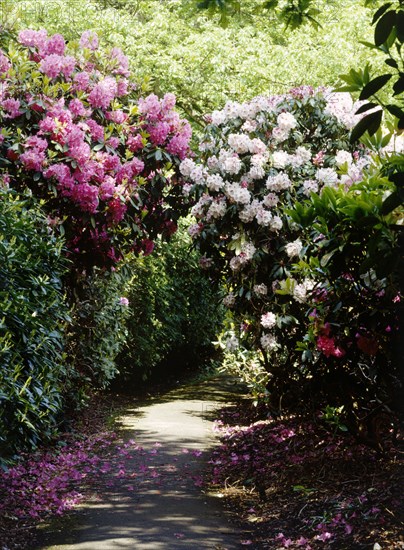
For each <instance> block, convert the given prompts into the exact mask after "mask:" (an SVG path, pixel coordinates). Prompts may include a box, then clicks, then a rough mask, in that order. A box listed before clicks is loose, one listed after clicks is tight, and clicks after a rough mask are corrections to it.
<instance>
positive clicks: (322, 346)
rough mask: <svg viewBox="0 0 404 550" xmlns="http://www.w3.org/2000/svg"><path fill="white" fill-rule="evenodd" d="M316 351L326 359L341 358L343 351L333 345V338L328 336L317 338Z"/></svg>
mask: <svg viewBox="0 0 404 550" xmlns="http://www.w3.org/2000/svg"><path fill="white" fill-rule="evenodd" d="M317 349H318V350H319V351H321V353H323V354H324V355H325V356H326V357H330V356H334V357H343V356H344V355H345V351H344V350H343V349H342V348H341V347H339V346H337V345H336V344H335V340H334V338H332V337H330V336H325V335H322V336H319V337H318V338H317Z"/></svg>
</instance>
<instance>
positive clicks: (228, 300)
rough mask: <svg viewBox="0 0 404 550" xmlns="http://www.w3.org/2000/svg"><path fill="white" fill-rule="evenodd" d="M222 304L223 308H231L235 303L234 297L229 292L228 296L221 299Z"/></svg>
mask: <svg viewBox="0 0 404 550" xmlns="http://www.w3.org/2000/svg"><path fill="white" fill-rule="evenodd" d="M222 303H223V305H224V306H225V307H228V308H231V307H233V306H234V304H235V303H236V296H235V295H234V294H233V292H229V294H227V296H225V297H224V298H223V300H222Z"/></svg>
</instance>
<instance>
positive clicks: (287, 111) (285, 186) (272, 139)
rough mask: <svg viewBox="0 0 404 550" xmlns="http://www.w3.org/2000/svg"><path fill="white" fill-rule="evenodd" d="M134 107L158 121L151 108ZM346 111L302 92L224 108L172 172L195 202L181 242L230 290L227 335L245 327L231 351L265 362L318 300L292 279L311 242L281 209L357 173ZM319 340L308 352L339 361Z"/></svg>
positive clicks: (335, 99) (321, 94)
mask: <svg viewBox="0 0 404 550" xmlns="http://www.w3.org/2000/svg"><path fill="white" fill-rule="evenodd" d="M348 105H350V110H349V108H348ZM141 108H142V109H143V110H145V111H146V110H147V112H150V113H152V116H153V117H158V112H159V109H158V104H157V102H156V100H155V99H151V100H149V102H147V104H146V103H145V104H144V105H142V107H141ZM355 108H356V106H355V105H354V104H353V102H352V101H350V100H349V101H348V100H347V98H346V94H338V93H333V92H331V91H330V90H328V89H325V88H322V89H319V90H314V89H313V88H311V87H308V86H306V87H301V88H296V89H294V90H291V91H290V93H288V94H285V95H279V96H270V97H264V96H261V97H257V98H254V99H253V100H251V101H249V102H247V103H237V102H233V101H229V102H227V103H226V105H225V106H224V108H223V109H222V110H221V111H218V110H217V111H214V112H213V113H212V115H211V117H210V125H209V126H208V127H207V130H206V132H205V135H204V137H203V140H202V142H201V144H200V146H199V150H200V154H199V158H194V159H192V160H191V159H186V160H184V161H183V162H182V163H181V166H180V171H181V173H182V175H183V177H184V178H187V179H188V181H189V186H190V188H189V187H187V188H186V193H187V194H188V193H189V191H190V193H191V196H193V197H194V200H195V205H194V206H193V208H192V212H191V213H192V214H193V215H194V216H195V218H196V224H194V225H192V226H191V229H190V234H191V235H192V238H193V239H194V242H195V244H196V246H197V247H198V248H199V249H200V250H201V252H202V253H203V254H204V257H206V258H211V259H213V261H212V269H211V273H212V274H217V275H218V276H219V274H220V275H222V274H224V275H225V277H226V280H227V283H228V285H229V290H230V289H231V291H230V293H229V294H228V297H226V298H225V299H224V300H223V304H224V305H225V306H227V307H229V308H231V309H232V315H233V317H234V321H235V322H236V324H237V326H239V327H243V326H245V320H246V318H247V319H248V327H249V329H248V330H241V329H240V335H239V337H238V335H237V334H236V336H237V337H238V341H239V346H241V347H243V346H244V345H245V346H246V347H247V348H249V347H252V348H255V349H257V348H259V349H260V350H261V351H263V353H264V355H267V356H268V355H271V354H272V357H274V356H275V353H274V352H276V351H277V350H279V349H281V348H282V349H283V346H287V345H289V341H292V340H293V334H294V333H295V332H296V331H297V332H298V331H299V329H298V328H297V327H298V325H299V322H300V319H302V318H305V315H306V311H307V309H305V308H307V305H308V304H310V305H311V304H314V303H316V302H317V303H319V302H320V300H324V299H325V298H326V294H324V292H326V289H325V288H322V287H321V288H320V286H321V285H319V284H318V283H317V282H316V281H315V280H313V279H312V278H311V277H309V276H307V275H306V274H303V275H302V276H299V277H296V276H294V270H296V269H297V266H298V265H299V262H300V261H301V260H302V261H304V255H305V253H306V250H308V249H309V247H310V246H311V245H312V243H311V242H310V240H307V236H306V235H304V234H302V233H301V230H300V228H299V226H298V225H297V224H295V223H294V222H293V221H292V219H291V217H290V215H289V212H288V209H290V208H292V207H293V205H294V204H295V203H298V202H301V201H304V200H305V199H306V198H307V197H309V196H310V194H311V193H312V192H320V193H321V192H322V190H323V189H325V188H327V187H333V188H344V189H348V188H349V186H350V185H352V182H354V181H357V180H356V178H358V177H360V175H359V174H362V173H363V170H364V169H365V168H366V166H367V164H368V163H369V158H368V157H367V155H366V154H365V153H366V152H365V151H364V150H363V149H360V150H358V151H356V150H354V149H353V147H352V146H351V145H350V143H349V128H350V127H351V124H352V122H353V121H355V120H359V118H360V116H358V115H355V112H354V109H355ZM346 168H348V170H346ZM340 169H343V170H341V171H340ZM202 228H203V230H202ZM302 265H303V264H302ZM321 292H322V293H323V294H321ZM298 311H299V313H298ZM233 317H232V318H233ZM268 331H271V332H268ZM230 334H231V335H233V336H234V330H233V328H231V330H230ZM322 337H324V338H327V337H328V336H326V335H322V336H321V337H320V340H318V346H319V347H317V350H318V351H323V352H324V353H326V354H331V355H333V356H334V357H338V356H342V355H343V353H344V352H343V350H342V347H340V346H338V345H336V344H333V345H331V344H332V342H331V343H330V342H327V341H326V340H322V339H321V338H322ZM229 338H230V342H233V338H232V337H229ZM329 338H331V337H329ZM326 344H327V345H326ZM290 345H292V346H293V347H295V346H296V342H293V343H292V344H290ZM239 346H238V347H237V349H239ZM228 349H229V348H228Z"/></svg>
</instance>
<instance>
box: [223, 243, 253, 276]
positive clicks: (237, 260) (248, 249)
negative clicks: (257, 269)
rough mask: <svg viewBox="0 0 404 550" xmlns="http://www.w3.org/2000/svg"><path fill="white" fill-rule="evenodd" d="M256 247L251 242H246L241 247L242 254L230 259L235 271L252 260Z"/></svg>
mask: <svg viewBox="0 0 404 550" xmlns="http://www.w3.org/2000/svg"><path fill="white" fill-rule="evenodd" d="M256 250H257V249H256V248H255V246H254V245H253V243H251V242H245V243H244V244H243V246H242V247H241V251H240V254H238V255H236V256H233V258H232V259H231V260H230V268H231V269H232V270H233V271H238V270H240V269H241V268H242V267H243V266H245V265H246V264H247V263H248V262H249V261H250V260H252V258H253V256H254V254H255V252H256Z"/></svg>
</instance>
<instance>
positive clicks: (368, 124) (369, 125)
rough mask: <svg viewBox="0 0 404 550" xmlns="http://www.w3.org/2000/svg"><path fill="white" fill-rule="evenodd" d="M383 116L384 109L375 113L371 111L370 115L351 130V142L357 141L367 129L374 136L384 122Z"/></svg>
mask: <svg viewBox="0 0 404 550" xmlns="http://www.w3.org/2000/svg"><path fill="white" fill-rule="evenodd" d="M382 117H383V111H382V110H380V111H376V112H375V113H371V114H370V115H367V116H365V117H364V118H362V120H360V121H359V122H358V124H357V125H356V126H355V127H354V129H353V130H352V132H351V137H350V139H349V141H350V142H351V143H354V142H355V141H357V140H358V139H359V138H360V137H361V136H362V135H363V134H364V133H365V132H366V131H368V132H369V134H370V135H371V136H372V135H373V134H375V133H376V132H377V130H378V128H379V127H380V124H381V122H382Z"/></svg>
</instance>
